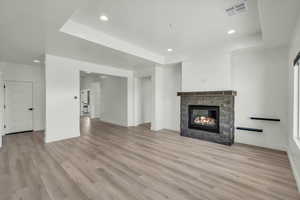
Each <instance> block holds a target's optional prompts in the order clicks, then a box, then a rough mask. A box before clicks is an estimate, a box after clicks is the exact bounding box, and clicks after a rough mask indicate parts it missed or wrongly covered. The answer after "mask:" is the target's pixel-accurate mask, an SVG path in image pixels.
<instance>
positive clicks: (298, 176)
mask: <svg viewBox="0 0 300 200" xmlns="http://www.w3.org/2000/svg"><path fill="white" fill-rule="evenodd" d="M287 154H288V158H289V161H290V163H291V167H292V171H293V174H294V177H295V180H296V183H297V187H298V191H299V192H300V174H299V171H298V170H297V167H296V164H295V161H294V159H293V154H292V152H291V151H290V150H289V149H288V151H287Z"/></svg>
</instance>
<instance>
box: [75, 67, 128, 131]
mask: <svg viewBox="0 0 300 200" xmlns="http://www.w3.org/2000/svg"><path fill="white" fill-rule="evenodd" d="M80 119H81V123H80V124H81V132H82V133H83V132H84V133H86V132H89V131H90V129H91V124H92V123H93V122H97V121H98V122H103V123H110V124H115V125H119V126H127V78H124V77H118V76H112V75H107V74H99V73H88V72H84V71H81V72H80Z"/></svg>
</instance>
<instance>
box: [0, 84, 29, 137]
mask: <svg viewBox="0 0 300 200" xmlns="http://www.w3.org/2000/svg"><path fill="white" fill-rule="evenodd" d="M32 88H33V85H32V83H31V82H18V81H6V82H5V126H6V127H5V133H6V134H8V133H16V132H23V131H30V130H33V101H32V96H33V89H32Z"/></svg>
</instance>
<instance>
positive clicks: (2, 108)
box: [0, 72, 4, 146]
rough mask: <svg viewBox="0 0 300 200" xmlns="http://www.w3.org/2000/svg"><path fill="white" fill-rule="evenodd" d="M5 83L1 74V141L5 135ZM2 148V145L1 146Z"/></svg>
mask: <svg viewBox="0 0 300 200" xmlns="http://www.w3.org/2000/svg"><path fill="white" fill-rule="evenodd" d="M3 86H4V82H3V76H2V73H1V72H0V141H1V135H2V134H4V87H3ZM0 146H1V144H0Z"/></svg>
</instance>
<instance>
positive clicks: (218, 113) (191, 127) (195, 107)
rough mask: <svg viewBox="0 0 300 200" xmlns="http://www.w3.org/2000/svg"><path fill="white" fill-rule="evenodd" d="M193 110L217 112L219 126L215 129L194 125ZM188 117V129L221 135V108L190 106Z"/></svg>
mask: <svg viewBox="0 0 300 200" xmlns="http://www.w3.org/2000/svg"><path fill="white" fill-rule="evenodd" d="M193 109H201V110H213V111H216V113H217V117H216V120H217V125H216V126H214V127H209V126H196V125H193V124H192V122H191V121H192V119H191V118H192V114H191V113H192V112H191V111H192V110H193ZM188 115H189V121H188V128H189V129H197V130H202V131H207V132H212V133H220V107H219V106H207V105H189V106H188Z"/></svg>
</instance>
